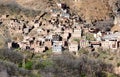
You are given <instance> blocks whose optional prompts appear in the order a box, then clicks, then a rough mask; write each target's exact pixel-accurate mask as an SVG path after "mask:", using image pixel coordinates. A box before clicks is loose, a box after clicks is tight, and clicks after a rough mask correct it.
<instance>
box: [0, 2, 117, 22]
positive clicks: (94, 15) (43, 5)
mask: <svg viewBox="0 0 120 77" xmlns="http://www.w3.org/2000/svg"><path fill="white" fill-rule="evenodd" d="M58 1H60V0H25V1H23V0H4V1H3V0H0V3H2V4H3V3H4V4H12V5H17V6H19V7H22V8H27V9H32V10H43V11H44V10H48V9H49V8H50V7H57V6H56V4H55V3H56V2H58ZM117 1H119V0H78V2H75V1H73V0H71V1H68V0H61V2H65V3H66V4H68V6H69V7H70V9H71V10H72V11H73V12H75V13H78V14H79V15H80V16H81V17H82V18H84V19H85V20H88V21H89V20H90V21H94V20H106V19H109V18H110V17H111V15H113V11H117V10H118V9H119V2H117ZM116 3H118V4H116Z"/></svg>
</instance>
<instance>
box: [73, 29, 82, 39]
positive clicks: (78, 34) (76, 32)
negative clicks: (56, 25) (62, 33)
mask: <svg viewBox="0 0 120 77" xmlns="http://www.w3.org/2000/svg"><path fill="white" fill-rule="evenodd" d="M81 36H82V29H78V28H74V29H73V33H72V37H74V38H81Z"/></svg>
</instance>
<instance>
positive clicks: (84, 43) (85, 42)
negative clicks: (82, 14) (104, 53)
mask: <svg viewBox="0 0 120 77" xmlns="http://www.w3.org/2000/svg"><path fill="white" fill-rule="evenodd" d="M89 46H90V44H89V41H88V40H85V39H83V40H80V48H86V47H89Z"/></svg>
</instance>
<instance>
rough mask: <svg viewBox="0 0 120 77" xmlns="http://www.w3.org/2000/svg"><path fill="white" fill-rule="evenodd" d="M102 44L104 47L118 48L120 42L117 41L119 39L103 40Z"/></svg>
mask: <svg viewBox="0 0 120 77" xmlns="http://www.w3.org/2000/svg"><path fill="white" fill-rule="evenodd" d="M101 46H102V48H103V49H118V48H119V42H117V41H102V42H101Z"/></svg>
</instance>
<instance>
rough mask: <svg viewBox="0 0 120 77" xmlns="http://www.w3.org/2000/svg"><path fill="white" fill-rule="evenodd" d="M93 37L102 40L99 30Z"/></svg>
mask: <svg viewBox="0 0 120 77" xmlns="http://www.w3.org/2000/svg"><path fill="white" fill-rule="evenodd" d="M94 38H95V39H96V41H101V40H102V33H101V32H100V31H99V32H98V33H95V34H94Z"/></svg>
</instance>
